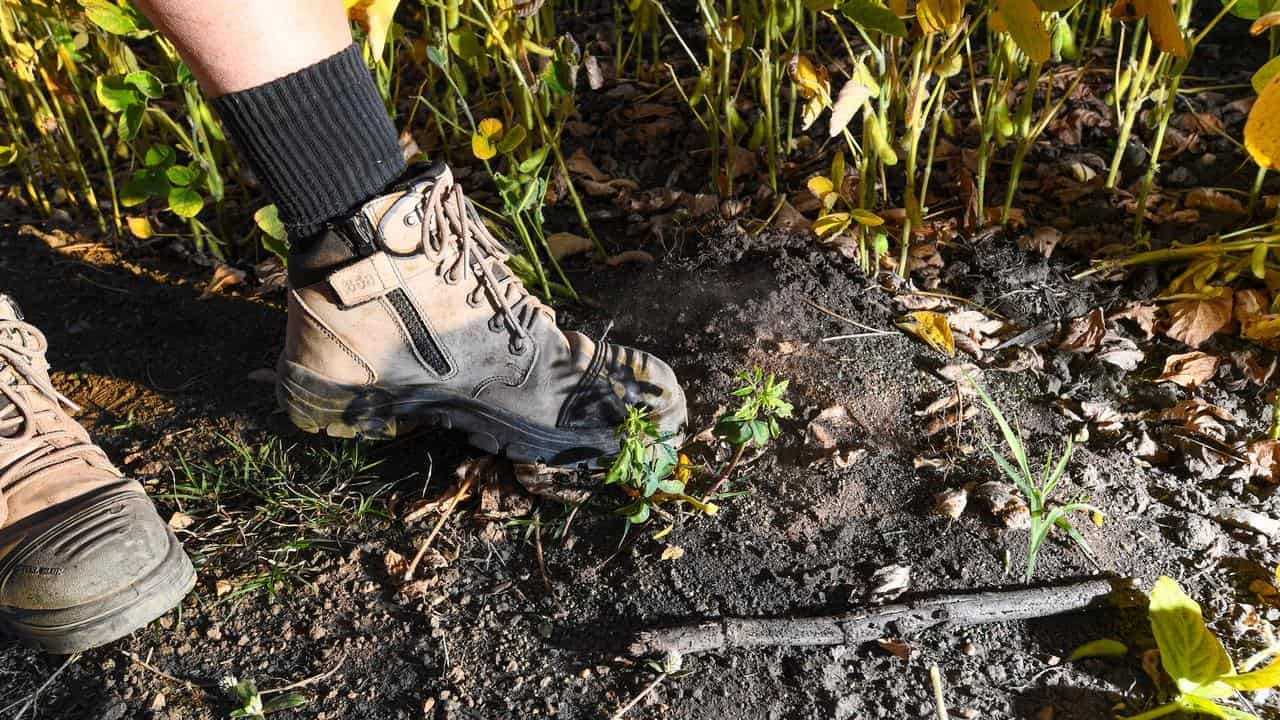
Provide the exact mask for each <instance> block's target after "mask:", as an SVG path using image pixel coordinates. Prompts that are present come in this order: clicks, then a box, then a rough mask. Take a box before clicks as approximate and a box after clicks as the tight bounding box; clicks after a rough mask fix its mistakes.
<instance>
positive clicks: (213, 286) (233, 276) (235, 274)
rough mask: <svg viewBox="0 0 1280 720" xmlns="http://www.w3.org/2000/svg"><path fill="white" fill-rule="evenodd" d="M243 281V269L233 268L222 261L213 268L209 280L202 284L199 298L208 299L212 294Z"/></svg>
mask: <svg viewBox="0 0 1280 720" xmlns="http://www.w3.org/2000/svg"><path fill="white" fill-rule="evenodd" d="M243 282H244V271H243V270H239V269H237V268H233V267H231V266H230V265H227V264H226V263H222V264H221V265H219V266H218V267H216V268H214V270H213V277H211V278H209V282H208V283H207V284H206V285H205V286H204V290H202V291H201V292H200V297H199V298H198V299H199V300H208V299H209V298H211V297H213V296H214V295H216V294H218V293H220V292H223V291H225V290H226V289H227V288H229V287H231V286H232V285H239V284H241V283H243Z"/></svg>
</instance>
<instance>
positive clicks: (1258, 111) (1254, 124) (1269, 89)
mask: <svg viewBox="0 0 1280 720" xmlns="http://www.w3.org/2000/svg"><path fill="white" fill-rule="evenodd" d="M1244 146H1245V148H1246V149H1248V150H1249V154H1250V155H1252V156H1253V161H1254V162H1256V163H1258V165H1259V166H1260V167H1263V168H1266V169H1267V170H1280V77H1275V78H1272V79H1271V82H1269V83H1267V86H1266V87H1265V88H1263V89H1262V93H1261V94H1259V95H1258V100H1257V102H1255V103H1254V104H1253V109H1252V110H1250V111H1249V120H1248V121H1247V122H1246V123H1245V125H1244Z"/></svg>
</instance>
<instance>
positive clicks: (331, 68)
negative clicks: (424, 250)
mask: <svg viewBox="0 0 1280 720" xmlns="http://www.w3.org/2000/svg"><path fill="white" fill-rule="evenodd" d="M213 106H214V108H215V109H216V110H217V111H218V115H219V116H220V117H221V118H222V123H223V125H224V126H225V127H226V128H227V131H228V132H229V133H230V134H231V138H232V140H234V141H235V143H236V145H237V146H238V147H239V148H240V153H241V155H242V156H243V157H244V158H245V160H246V161H247V162H248V163H249V167H250V168H252V169H253V172H254V174H255V175H256V176H257V177H258V180H259V181H260V182H261V183H262V186H263V188H265V189H266V191H267V194H268V195H269V196H270V197H271V199H272V200H273V201H274V202H275V204H276V207H278V208H279V210H280V219H281V220H282V221H284V224H285V225H286V226H287V227H288V228H289V237H290V239H291V240H293V241H294V242H295V243H296V242H298V241H300V240H302V239H305V238H307V237H308V236H311V235H313V234H315V233H316V232H318V231H319V230H320V229H321V228H322V227H323V226H324V223H325V222H327V221H329V220H332V219H334V218H336V217H339V216H341V215H344V214H346V213H347V212H348V211H350V210H351V209H352V208H354V207H355V206H357V205H359V204H361V203H363V202H364V201H366V200H368V199H369V198H371V197H374V196H376V195H378V194H380V193H381V192H382V191H383V189H384V188H386V187H387V185H389V184H390V183H391V182H392V181H393V180H395V179H396V178H398V177H399V176H400V174H401V173H402V172H404V169H405V162H404V158H403V156H402V155H401V153H400V142H399V140H398V136H397V134H396V128H395V125H393V124H392V122H391V117H390V116H389V115H388V114H387V110H386V107H385V106H384V105H383V104H382V98H381V97H380V96H379V95H378V89H377V87H376V86H375V85H374V84H373V77H372V76H371V75H370V74H369V70H368V68H366V67H365V64H364V60H362V59H361V57H360V47H359V46H358V45H356V44H352V45H351V46H349V47H348V48H347V49H345V50H343V51H342V52H340V53H338V54H336V55H333V56H331V57H328V58H325V59H324V60H321V61H320V62H318V63H316V64H315V65H312V66H310V67H307V68H303V69H301V70H299V71H297V72H295V73H292V74H290V75H286V76H284V77H282V78H279V79H277V80H272V81H271V82H269V83H266V84H265V85H259V86H258V87H255V88H249V89H248V90H241V91H239V92H234V93H230V94H228V95H223V96H221V97H219V98H215V99H214V101H213Z"/></svg>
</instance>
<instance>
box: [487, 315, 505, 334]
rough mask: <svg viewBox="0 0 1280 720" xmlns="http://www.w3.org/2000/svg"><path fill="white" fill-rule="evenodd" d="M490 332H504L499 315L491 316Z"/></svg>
mask: <svg viewBox="0 0 1280 720" xmlns="http://www.w3.org/2000/svg"><path fill="white" fill-rule="evenodd" d="M489 332H502V320H501V319H500V318H499V317H498V316H497V315H494V316H493V317H491V318H489Z"/></svg>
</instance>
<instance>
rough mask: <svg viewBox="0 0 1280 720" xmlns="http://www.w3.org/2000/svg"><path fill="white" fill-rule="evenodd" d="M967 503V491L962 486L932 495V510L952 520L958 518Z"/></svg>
mask: <svg viewBox="0 0 1280 720" xmlns="http://www.w3.org/2000/svg"><path fill="white" fill-rule="evenodd" d="M968 504H969V491H968V490H965V489H964V488H951V489H948V490H943V491H942V492H940V493H938V494H937V495H934V496H933V512H934V513H935V514H938V515H942V516H943V517H948V518H951V519H952V520H959V519H960V516H961V515H963V514H964V508H965V506H966V505H968Z"/></svg>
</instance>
